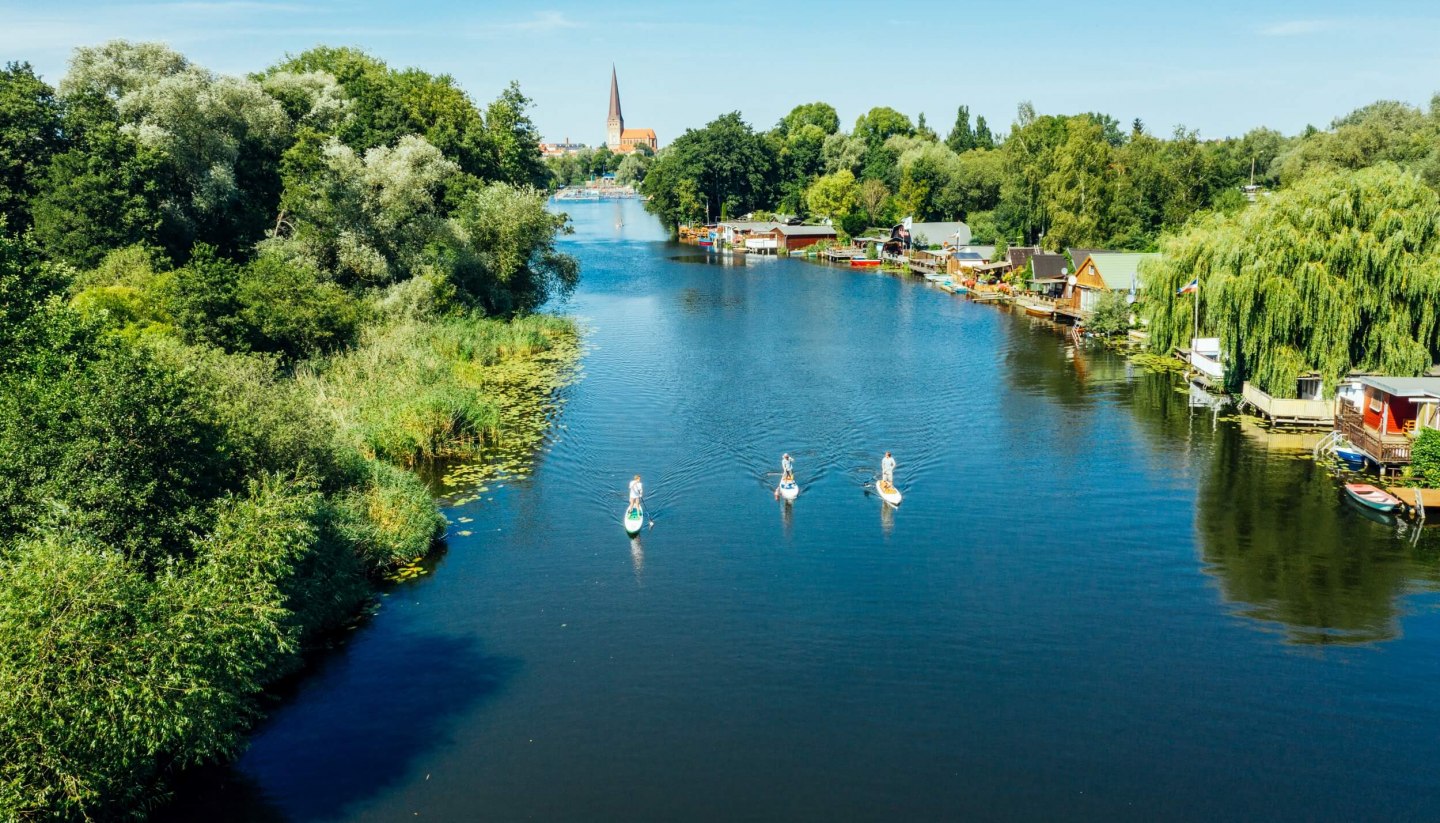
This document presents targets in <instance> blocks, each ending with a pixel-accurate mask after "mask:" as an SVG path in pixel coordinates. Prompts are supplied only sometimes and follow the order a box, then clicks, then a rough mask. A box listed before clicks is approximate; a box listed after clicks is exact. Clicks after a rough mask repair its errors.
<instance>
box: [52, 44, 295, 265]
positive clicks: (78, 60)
mask: <svg viewBox="0 0 1440 823" xmlns="http://www.w3.org/2000/svg"><path fill="white" fill-rule="evenodd" d="M60 91H61V93H62V95H64V96H65V97H66V98H67V99H69V98H72V97H82V98H85V97H92V96H93V97H100V98H103V99H106V100H108V101H110V102H111V103H112V104H113V105H114V107H115V112H116V115H117V116H118V120H119V123H120V126H121V129H122V130H123V131H124V132H125V133H127V134H129V135H133V136H134V138H135V140H136V141H137V143H139V145H141V146H143V147H145V148H147V149H150V150H151V151H153V152H154V153H155V154H157V155H158V156H159V157H160V158H162V159H163V162H164V164H165V166H166V170H167V175H166V185H165V186H164V187H163V188H162V190H161V192H160V193H161V195H162V200H161V205H162V210H163V218H164V219H163V221H162V233H161V237H160V240H161V243H162V245H164V246H165V247H166V248H167V249H168V250H169V251H170V252H171V254H172V256H175V257H180V256H182V255H183V254H184V253H185V251H187V250H188V249H189V248H190V246H191V245H192V244H193V243H195V242H197V241H199V242H206V243H209V244H210V245H213V246H216V247H218V248H221V249H223V250H225V251H226V252H227V253H236V252H240V251H243V250H244V249H247V248H248V247H249V246H250V245H251V244H252V243H254V242H255V241H256V240H258V239H260V237H261V236H262V235H263V232H264V229H265V228H266V226H267V225H268V222H269V220H270V218H271V216H272V215H273V214H274V212H275V203H276V201H277V200H278V199H279V194H280V177H279V158H280V154H281V152H283V151H284V149H285V147H286V146H287V145H288V143H289V140H290V121H289V118H288V117H287V116H286V114H285V110H284V109H283V108H282V107H281V106H280V104H279V103H278V102H277V101H276V100H275V99H274V98H273V97H271V96H270V95H268V94H266V93H265V90H264V89H263V88H261V86H260V85H259V84H258V83H256V82H255V81H253V80H250V79H247V78H237V77H225V76H220V75H216V74H214V73H212V72H209V71H206V70H205V69H202V68H200V67H199V66H195V65H193V64H191V63H190V62H189V61H187V60H186V59H185V58H184V57H183V56H182V55H180V54H178V53H175V52H173V51H170V50H168V49H167V48H166V47H164V46H161V45H158V44H153V43H149V44H132V43H128V42H126V41H123V40H117V41H111V42H110V43H106V44H105V45H102V46H96V47H93V48H80V49H77V50H76V52H75V57H74V59H73V60H72V62H71V68H70V72H69V73H68V74H66V76H65V78H64V79H63V80H62V81H61V83H60Z"/></svg>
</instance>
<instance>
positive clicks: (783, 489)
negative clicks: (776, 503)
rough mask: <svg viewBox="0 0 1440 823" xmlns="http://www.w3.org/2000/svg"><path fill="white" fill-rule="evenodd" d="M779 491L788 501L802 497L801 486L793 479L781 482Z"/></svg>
mask: <svg viewBox="0 0 1440 823" xmlns="http://www.w3.org/2000/svg"><path fill="white" fill-rule="evenodd" d="M779 491H780V496H781V497H783V498H785V499H786V500H794V499H795V498H797V497H799V496H800V486H799V485H797V484H796V483H795V479H794V478H791V479H789V480H781V481H780V490H779Z"/></svg>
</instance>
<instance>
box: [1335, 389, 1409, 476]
mask: <svg viewBox="0 0 1440 823" xmlns="http://www.w3.org/2000/svg"><path fill="white" fill-rule="evenodd" d="M1339 405H1340V410H1339V412H1338V413H1337V414H1336V415H1335V430H1336V431H1338V432H1340V433H1341V434H1343V435H1345V439H1347V440H1349V441H1350V442H1351V443H1353V444H1355V448H1357V449H1359V450H1361V451H1363V452H1365V456H1366V457H1369V458H1370V460H1371V461H1372V462H1374V463H1375V464H1376V465H1378V466H1380V467H1381V468H1382V469H1384V468H1386V467H1393V466H1403V465H1406V464H1408V463H1409V462H1410V438H1409V437H1406V436H1405V435H1403V434H1400V435H1396V434H1390V435H1383V436H1382V435H1381V434H1380V433H1379V432H1377V431H1375V430H1374V429H1372V428H1370V427H1369V426H1366V425H1365V417H1364V415H1362V414H1361V413H1360V412H1359V411H1357V410H1354V409H1353V408H1352V407H1351V406H1350V405H1349V404H1348V403H1341V404H1339Z"/></svg>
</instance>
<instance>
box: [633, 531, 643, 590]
mask: <svg viewBox="0 0 1440 823" xmlns="http://www.w3.org/2000/svg"><path fill="white" fill-rule="evenodd" d="M630 562H631V563H634V564H635V585H637V586H643V585H645V547H644V546H643V545H641V543H640V536H639V535H636V536H634V537H632V538H630Z"/></svg>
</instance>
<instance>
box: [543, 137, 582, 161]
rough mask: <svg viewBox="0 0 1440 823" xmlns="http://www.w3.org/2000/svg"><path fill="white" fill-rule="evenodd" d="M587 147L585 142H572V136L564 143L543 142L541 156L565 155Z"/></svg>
mask: <svg viewBox="0 0 1440 823" xmlns="http://www.w3.org/2000/svg"><path fill="white" fill-rule="evenodd" d="M584 148H585V144H584V143H571V142H570V138H568V137H567V138H565V142H563V143H541V144H540V156H541V157H564V156H565V155H567V154H577V153H578V152H580V150H582V149H584Z"/></svg>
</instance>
